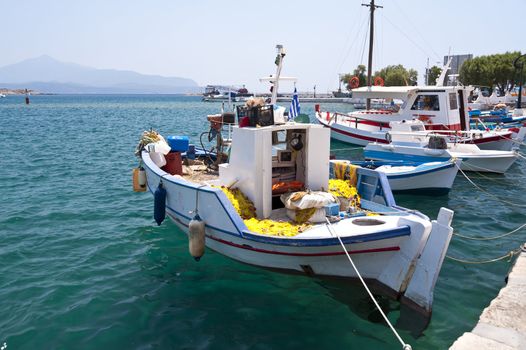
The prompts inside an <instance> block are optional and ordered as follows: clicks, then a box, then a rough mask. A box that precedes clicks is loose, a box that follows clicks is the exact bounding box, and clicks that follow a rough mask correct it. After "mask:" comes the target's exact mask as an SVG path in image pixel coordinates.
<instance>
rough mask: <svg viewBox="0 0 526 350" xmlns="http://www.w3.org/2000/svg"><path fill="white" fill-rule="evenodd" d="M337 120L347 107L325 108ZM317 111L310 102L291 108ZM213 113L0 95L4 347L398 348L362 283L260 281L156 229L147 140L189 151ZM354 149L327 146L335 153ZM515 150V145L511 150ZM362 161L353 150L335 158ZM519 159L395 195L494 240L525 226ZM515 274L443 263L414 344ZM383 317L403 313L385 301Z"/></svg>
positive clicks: (467, 326)
mask: <svg viewBox="0 0 526 350" xmlns="http://www.w3.org/2000/svg"><path fill="white" fill-rule="evenodd" d="M326 107H327V108H337V109H339V110H340V111H344V110H345V108H348V106H330V105H328V106H326ZM302 108H303V111H304V112H308V113H310V114H311V115H312V111H313V105H309V104H305V103H304V104H302ZM218 109H219V105H218V104H207V103H203V102H201V101H200V99H199V98H197V97H178V96H32V98H31V104H30V105H28V106H26V105H24V104H23V97H21V96H9V97H7V98H4V99H0V135H1V139H0V147H1V149H2V150H3V152H2V153H1V155H0V165H1V166H0V198H1V205H0V310H1V312H0V345H1V344H3V342H6V343H7V346H8V349H37V348H38V349H124V348H126V349H225V348H228V349H334V348H345V349H399V348H400V346H399V344H398V343H397V341H396V339H395V338H394V336H393V335H392V333H391V332H390V330H389V329H388V328H387V327H386V326H385V325H384V324H383V323H382V322H381V321H380V320H379V316H378V313H377V312H376V311H375V310H374V307H373V305H372V304H371V302H370V301H369V300H368V298H367V297H366V295H365V292H364V291H363V290H362V289H361V287H360V286H357V285H347V284H346V283H338V284H330V283H325V282H323V281H320V280H318V279H314V278H309V277H305V276H296V275H294V276H292V275H284V274H278V273H274V272H269V271H266V270H263V269H259V268H256V267H252V266H247V265H243V264H241V263H238V262H235V261H232V260H230V259H228V258H225V257H223V256H221V255H219V254H216V253H214V252H211V251H209V250H208V251H207V252H206V254H205V256H204V257H203V259H202V260H201V261H200V262H198V263H197V262H195V261H194V260H193V259H192V258H191V257H190V256H189V254H188V252H187V240H186V238H185V237H184V236H183V234H182V232H181V231H179V230H178V229H177V228H176V226H175V225H174V224H172V223H171V222H169V221H168V220H167V221H165V222H164V223H163V224H162V225H161V226H160V227H158V226H157V225H156V224H155V223H154V221H153V218H152V210H153V209H152V203H153V200H152V196H151V195H150V194H149V193H139V194H138V193H134V192H132V187H131V170H132V168H133V167H135V166H136V165H137V160H136V158H135V157H134V156H133V151H134V147H135V145H136V143H137V141H138V139H139V137H140V134H141V132H142V131H143V130H145V129H147V128H150V127H153V128H155V129H157V130H158V131H160V132H161V133H162V134H164V135H170V134H179V135H184V134H186V135H189V136H190V137H191V138H192V140H193V141H194V142H195V141H197V139H198V135H199V134H200V133H201V132H202V131H204V130H205V129H206V122H205V120H206V115H207V114H211V113H216V112H217V111H218ZM349 147H350V146H348V145H345V144H342V143H337V142H333V144H332V148H333V149H341V148H349ZM525 151H526V149H525V148H524V147H523V148H522V152H523V153H525ZM334 153H336V155H337V156H338V157H345V156H349V155H351V156H353V157H360V155H361V151H360V150H352V151H335V152H334ZM525 175H526V164H525V162H524V160H519V161H518V162H517V164H515V165H514V166H513V167H512V168H511V169H510V171H509V172H508V173H507V174H506V175H504V176H498V175H484V176H482V175H478V174H473V175H472V177H473V180H474V181H475V182H476V183H477V184H479V185H481V186H483V187H484V188H485V189H486V190H488V191H491V192H492V193H494V194H495V195H497V196H499V197H501V198H503V199H505V200H507V201H509V202H513V203H517V204H519V205H522V207H518V206H513V205H511V204H504V203H502V202H499V201H498V200H496V199H495V198H494V197H492V196H489V195H488V194H485V193H482V192H480V191H478V190H477V189H475V188H474V187H473V186H472V185H471V184H470V183H469V182H468V181H467V180H465V179H464V178H462V177H461V176H459V177H458V178H457V179H456V182H455V185H454V187H453V190H452V192H451V193H450V195H449V196H442V197H416V196H398V197H397V201H398V204H400V205H403V206H406V207H409V208H414V209H418V210H420V211H422V212H424V213H425V214H427V215H429V216H430V217H432V218H434V217H436V215H437V213H438V210H439V208H440V207H441V206H446V207H449V208H451V209H453V210H455V218H454V221H453V224H454V228H455V230H456V231H457V232H460V233H462V234H464V235H471V236H473V235H479V236H494V235H497V234H501V233H504V232H508V231H511V230H512V229H514V228H516V227H518V226H519V225H521V224H523V223H524V222H525V221H526V220H525V219H526V218H525V215H524V214H525V213H526V209H525V206H526V199H525V197H524V191H525V190H526V184H525ZM524 241H526V232H524V231H522V232H518V233H516V234H514V235H511V236H508V237H505V238H502V239H499V240H496V241H487V242H477V241H466V240H463V239H460V238H458V237H454V238H453V240H452V242H451V245H450V248H449V251H448V254H449V255H451V256H455V257H460V258H464V259H468V260H481V259H486V258H491V257H496V256H500V255H503V254H505V253H506V252H508V251H509V250H511V249H515V248H517V247H518V245H519V244H520V243H522V242H524ZM509 267H510V264H509V263H507V262H506V261H501V262H497V263H493V264H488V265H466V264H460V263H457V262H454V261H451V260H446V261H445V262H444V265H443V268H442V272H441V274H440V277H439V280H438V283H437V286H436V289H435V302H434V311H433V317H432V319H431V323H430V325H429V327H428V328H427V329H426V330H425V331H424V332H423V334H422V335H420V336H419V337H417V338H415V337H414V334H412V333H411V332H410V331H409V330H401V332H400V334H401V336H402V337H403V338H404V340H406V341H407V342H409V343H411V344H412V345H413V349H446V348H448V347H449V346H450V345H451V344H452V342H453V341H454V340H455V339H456V338H457V337H458V336H460V335H461V334H462V333H463V332H465V331H469V330H471V329H472V327H473V326H474V325H475V323H476V321H477V320H478V317H479V314H480V313H481V311H482V309H483V308H484V307H486V306H487V305H488V304H489V302H490V301H491V300H492V299H493V298H494V297H495V296H496V295H497V293H498V291H499V289H500V288H501V287H502V286H503V284H504V278H505V276H506V274H507V272H508V270H509ZM383 305H384V306H385V307H386V309H387V308H388V309H389V310H390V312H389V318H390V319H391V320H393V321H395V320H396V319H397V318H398V315H399V311H398V304H397V303H396V302H388V301H385V300H384V301H383Z"/></svg>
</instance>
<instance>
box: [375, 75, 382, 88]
mask: <svg viewBox="0 0 526 350" xmlns="http://www.w3.org/2000/svg"><path fill="white" fill-rule="evenodd" d="M374 86H384V79H383V78H382V77H380V76H377V77H376V78H374Z"/></svg>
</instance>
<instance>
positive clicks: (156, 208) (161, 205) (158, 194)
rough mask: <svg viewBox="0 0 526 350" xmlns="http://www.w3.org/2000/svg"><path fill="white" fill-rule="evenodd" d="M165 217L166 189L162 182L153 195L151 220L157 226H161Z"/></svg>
mask: <svg viewBox="0 0 526 350" xmlns="http://www.w3.org/2000/svg"><path fill="white" fill-rule="evenodd" d="M165 217H166V189H165V188H164V186H163V182H162V180H161V181H159V186H157V188H156V189H155V192H154V193H153V218H154V219H155V222H156V223H157V225H161V223H162V222H163V221H164V218H165Z"/></svg>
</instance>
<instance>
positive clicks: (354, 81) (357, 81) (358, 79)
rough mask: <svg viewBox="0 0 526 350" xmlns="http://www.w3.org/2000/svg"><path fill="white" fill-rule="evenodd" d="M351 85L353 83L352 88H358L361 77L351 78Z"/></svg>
mask: <svg viewBox="0 0 526 350" xmlns="http://www.w3.org/2000/svg"><path fill="white" fill-rule="evenodd" d="M349 85H351V88H352V89H356V88H357V87H358V86H360V78H358V77H352V78H351V80H349Z"/></svg>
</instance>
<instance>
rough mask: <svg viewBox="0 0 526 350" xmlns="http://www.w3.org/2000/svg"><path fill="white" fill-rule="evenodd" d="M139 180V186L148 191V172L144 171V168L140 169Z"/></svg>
mask: <svg viewBox="0 0 526 350" xmlns="http://www.w3.org/2000/svg"><path fill="white" fill-rule="evenodd" d="M138 180H139V186H140V187H141V188H144V190H146V171H145V170H144V168H143V167H142V166H141V167H139V176H138Z"/></svg>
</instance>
